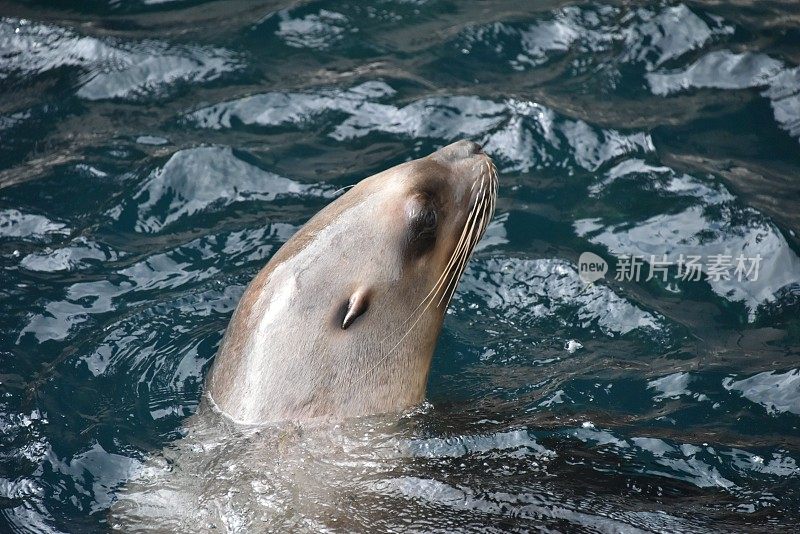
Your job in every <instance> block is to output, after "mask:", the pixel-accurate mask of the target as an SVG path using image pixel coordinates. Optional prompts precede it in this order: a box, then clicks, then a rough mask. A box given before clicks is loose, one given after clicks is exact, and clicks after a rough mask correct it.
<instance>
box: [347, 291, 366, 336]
mask: <svg viewBox="0 0 800 534" xmlns="http://www.w3.org/2000/svg"><path fill="white" fill-rule="evenodd" d="M367 308H369V294H368V292H367V291H366V290H364V289H363V288H359V289H357V290H356V291H355V293H353V294H352V295H350V301H349V302H348V303H347V312H346V313H345V314H344V320H343V321H342V330H347V328H348V327H349V326H350V325H351V324H353V321H355V320H356V319H358V318H359V317H360V316H361V315H362V314H363V313H364V312H365V311H367Z"/></svg>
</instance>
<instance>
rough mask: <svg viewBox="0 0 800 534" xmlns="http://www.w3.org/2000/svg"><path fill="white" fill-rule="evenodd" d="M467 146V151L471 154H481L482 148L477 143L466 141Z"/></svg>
mask: <svg viewBox="0 0 800 534" xmlns="http://www.w3.org/2000/svg"><path fill="white" fill-rule="evenodd" d="M467 146H468V148H469V153H470V154H471V155H472V154H483V148H482V147H481V145H479V144H478V143H475V142H473V141H467Z"/></svg>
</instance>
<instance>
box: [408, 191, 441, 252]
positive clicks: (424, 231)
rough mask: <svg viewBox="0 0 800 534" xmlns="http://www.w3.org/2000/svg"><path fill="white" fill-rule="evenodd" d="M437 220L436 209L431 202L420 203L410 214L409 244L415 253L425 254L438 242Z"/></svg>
mask: <svg viewBox="0 0 800 534" xmlns="http://www.w3.org/2000/svg"><path fill="white" fill-rule="evenodd" d="M437 222H438V217H437V214H436V209H435V207H434V206H433V205H432V204H431V203H429V202H425V203H420V204H419V205H417V206H416V209H414V210H413V212H412V213H410V214H409V220H408V230H407V231H408V244H409V247H410V249H411V251H412V252H413V253H414V254H416V255H421V254H424V253H425V252H427V251H428V250H429V249H430V248H432V247H433V245H434V243H436V228H437Z"/></svg>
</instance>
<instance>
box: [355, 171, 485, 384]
mask: <svg viewBox="0 0 800 534" xmlns="http://www.w3.org/2000/svg"><path fill="white" fill-rule="evenodd" d="M485 166H486V171H485V172H482V173H481V174H480V180H475V181H474V182H473V183H472V186H471V187H470V194H472V192H473V191H474V190H475V187H478V191H477V194H476V200H475V204H474V206H473V207H472V209H471V210H470V212H469V214H468V215H467V218H466V220H465V221H464V227H463V229H462V231H461V235H460V236H459V238H458V241H457V242H456V246H455V247H454V248H453V252H452V253H451V254H450V258H449V259H448V261H447V264H446V265H445V267H444V269H443V270H442V273H441V274H440V275H439V278H438V279H437V280H436V283H434V285H433V287H431V289H430V291H428V293H427V295H425V297H423V298H422V300H421V301H420V303H419V304H418V305H417V307H416V308H414V310H413V311H412V312H411V313H410V314H409V316H408V318H406V319H405V320H404V321H403V322H402V323H400V325H399V326H398V327H397V328H395V330H394V331H393V332H392V333H391V334H388V335H387V336H386V337H385V338H384V339H383V340H382V341H381V342H380V344H381V345H383V343H385V342H386V341H387V340H388V339H390V338H391V337H392V336H394V335H395V334H396V333H397V332H398V331H400V330H401V328H402V327H403V326H405V325H406V324H408V323H409V321H411V320H412V319H413V322H412V323H411V326H409V327H408V329H407V330H406V331H405V333H404V334H403V335H402V336H401V337H400V339H399V340H398V341H397V342H396V343H395V344H394V345H393V346H392V348H391V349H389V351H388V352H387V353H386V354H384V355H383V356H382V357H381V358H380V359H379V360H378V361H377V362H376V363H375V364H374V365H373V366H371V367H370V368H369V369H368V370H366V371H365V372H364V373H363V374H362V375H360V376H359V377H358V378H357V379H356V380H355V382H354V384H355V383H358V382H359V381H361V380H363V379H364V378H366V377H367V375H369V374H370V373H371V372H372V371H374V370H375V369H376V368H377V367H378V366H380V365H381V364H382V363H383V362H385V361H386V360H387V359H388V358H389V356H391V354H392V353H393V352H394V351H395V350H396V349H397V347H399V346H400V344H401V343H402V342H403V341H404V340H405V339H406V337H408V335H409V334H410V333H411V332H412V331H413V330H414V327H416V325H417V324H418V323H419V321H420V320H421V319H422V318H423V317H424V316H425V312H426V311H427V310H428V308H430V306H431V304H433V301H434V300H436V297H437V295H439V292H440V291H441V295H440V296H439V301H438V303H437V304H436V307H437V308H438V307H440V306H441V305H442V303H443V302H446V304H445V307H447V306H448V305H449V304H450V301H451V300H452V298H453V295H454V294H455V291H456V288H457V287H458V282H459V280H460V279H461V276H462V274H463V273H464V270H465V269H466V266H467V264H468V263H469V259H470V257H471V256H472V253H473V252H474V250H475V246H476V245H477V244H478V241H480V239H481V237H483V234H484V233H485V231H486V228H487V227H488V225H489V222H490V221H491V218H492V214H493V213H494V208H495V202H496V198H497V185H498V176H497V168H496V167H495V166H494V163H493V162H491V160H488V159H487V161H486V162H485ZM478 182H480V183H478ZM487 182H488V183H487ZM415 316H416V317H415Z"/></svg>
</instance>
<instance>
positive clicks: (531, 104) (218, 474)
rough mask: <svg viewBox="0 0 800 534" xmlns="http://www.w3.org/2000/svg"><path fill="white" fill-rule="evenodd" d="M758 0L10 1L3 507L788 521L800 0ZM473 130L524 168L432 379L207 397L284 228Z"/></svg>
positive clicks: (402, 525)
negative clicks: (622, 271) (667, 261)
mask: <svg viewBox="0 0 800 534" xmlns="http://www.w3.org/2000/svg"><path fill="white" fill-rule="evenodd" d="M741 4H742V3H741V2H732V3H730V4H729V3H726V2H711V3H707V2H697V3H691V4H689V3H686V4H684V3H680V2H641V3H640V4H639V5H617V4H616V3H608V4H603V3H598V2H591V3H581V4H576V3H571V2H543V3H537V5H536V7H527V6H524V5H521V4H520V3H518V2H491V3H474V4H462V3H458V4H456V3H448V2H438V1H431V2H405V1H388V0H387V1H384V2H378V3H374V4H370V5H367V4H362V3H334V4H330V5H329V4H327V3H326V4H322V3H319V2H310V3H304V4H300V5H291V6H284V5H277V3H276V2H266V1H264V2H250V3H236V2H234V3H217V2H168V3H163V4H160V3H150V2H135V1H132V2H109V3H105V2H100V1H97V2H90V3H86V4H83V5H81V6H79V7H75V8H74V11H69V12H67V11H62V10H61V8H60V7H58V6H53V7H50V6H48V5H47V4H46V3H45V2H39V3H36V4H30V3H23V2H20V3H18V4H12V5H11V7H9V12H8V13H6V14H4V15H3V18H2V19H1V20H0V49H1V50H2V51H3V52H2V54H0V93H2V95H3V98H2V100H1V103H0V258H1V259H0V317H2V321H3V327H2V329H0V429H2V437H0V444H1V445H0V452H1V453H2V463H1V464H0V465H1V466H2V469H0V496H2V499H0V521H3V522H4V523H6V524H7V525H8V526H9V527H10V528H12V529H14V530H24V529H27V530H34V531H37V530H38V531H44V532H54V531H70V532H71V531H100V530H104V529H107V528H108V526H109V524H116V523H118V524H120V525H123V526H124V528H125V529H127V530H130V529H132V528H134V526H136V525H139V526H142V525H143V526H149V527H153V526H156V525H160V526H163V527H165V528H170V527H171V528H183V529H184V530H196V529H203V528H205V529H211V527H212V526H216V527H217V528H218V529H227V530H232V531H237V530H240V531H246V530H252V529H261V528H272V529H280V530H283V529H287V528H288V529H291V528H294V529H299V530H308V531H317V530H319V529H322V528H329V529H333V530H351V529H362V530H363V529H368V528H372V529H381V530H390V529H395V530H399V529H408V528H412V529H418V530H447V531H451V530H471V529H484V530H485V529H490V530H491V529H494V530H498V531H501V530H514V529H517V530H519V529H546V528H551V529H555V530H579V531H580V530H583V531H620V530H635V529H642V530H651V531H652V530H654V531H668V532H672V531H679V530H683V531H693V532H694V531H717V530H733V531H738V530H743V529H754V530H769V529H773V528H782V529H785V530H791V528H792V526H793V525H794V524H795V523H796V521H797V519H798V517H797V509H798V504H800V467H798V465H797V462H798V458H800V442H798V437H800V434H798V417H800V407H799V406H798V403H800V380H798V376H800V352H798V347H799V346H800V322H798V310H799V309H800V308H798V306H799V305H800V301H799V299H798V296H800V260H799V259H798V243H799V242H798V239H797V232H798V231H800V219H798V216H797V213H798V198H800V197H798V194H800V189H799V188H798V186H797V185H796V184H795V183H794V181H793V180H792V179H791V177H792V176H796V175H797V173H798V171H800V159H798V150H797V149H798V137H800V126H798V125H800V108H798V98H800V97H798V94H800V83H798V67H797V62H798V60H797V58H798V57H800V56H798V49H797V45H798V43H800V36H798V34H797V30H796V28H795V27H794V26H793V22H792V21H793V20H797V19H796V17H797V16H798V15H800V13H798V8H797V6H796V5H794V3H790V2H787V3H784V4H780V5H779V6H777V7H775V6H763V5H757V4H754V5H752V6H748V7H747V8H746V9H745V8H742V6H741ZM462 137H469V138H472V139H474V140H476V141H479V142H481V143H482V144H484V146H485V148H486V150H487V152H489V153H490V154H491V155H492V156H493V157H494V158H495V161H496V163H497V165H498V168H499V169H500V170H501V173H502V175H501V183H500V193H499V201H498V209H497V215H496V218H495V220H494V221H493V222H492V224H491V225H490V228H489V230H488V231H487V235H486V237H485V239H484V241H483V242H482V244H481V245H480V246H479V247H478V249H477V252H476V256H475V258H474V260H473V262H472V263H471V264H470V266H469V268H468V270H467V272H466V273H465V275H464V279H463V280H462V283H461V285H460V288H459V292H458V294H457V295H456V298H455V299H454V301H453V304H452V307H451V310H450V311H449V313H448V316H447V320H446V324H445V330H444V332H443V334H442V339H441V341H440V345H439V348H438V349H437V355H436V357H435V361H434V366H433V369H432V371H431V377H430V386H429V395H428V397H429V400H430V404H428V405H426V406H424V407H422V408H421V409H420V410H417V411H416V412H414V413H411V414H407V415H406V416H404V417H402V418H399V420H398V418H397V417H374V418H366V419H365V420H362V421H352V422H348V423H347V424H345V425H343V426H341V427H337V428H333V429H330V428H323V429H303V430H300V429H298V428H296V427H294V426H292V425H288V426H283V427H276V428H272V427H270V428H267V429H263V430H262V431H261V432H259V433H253V432H247V431H245V430H242V429H233V428H229V427H226V426H224V425H220V424H217V423H216V422H214V420H213V418H209V419H201V420H199V421H194V422H190V421H192V419H189V418H190V416H191V414H193V413H194V412H195V410H196V409H197V405H198V401H199V398H200V395H201V386H202V379H203V376H204V374H205V372H206V371H207V369H208V366H209V365H210V362H211V359H212V358H213V355H214V353H215V350H216V347H217V345H218V343H219V340H220V337H221V335H222V332H223V331H224V328H225V326H226V324H227V321H228V319H229V317H230V314H231V313H232V311H233V309H234V307H235V305H236V302H237V300H238V298H239V297H240V295H241V293H242V291H243V290H244V286H245V285H246V284H247V282H248V281H249V280H250V279H251V278H252V276H253V275H254V274H255V272H257V270H258V269H259V268H260V267H261V266H262V265H263V264H264V263H265V262H266V261H267V260H268V259H269V257H270V256H271V255H272V254H273V253H274V252H275V251H276V250H277V249H278V248H279V247H280V245H281V244H282V243H283V242H285V241H286V240H287V239H288V238H289V237H290V236H291V235H292V234H293V233H294V232H295V231H296V230H297V228H299V226H300V225H302V224H303V223H304V222H305V221H306V220H307V219H308V218H309V217H310V216H311V215H313V214H314V213H315V212H316V211H318V210H319V209H320V208H321V207H322V206H324V205H325V204H326V203H328V202H329V201H330V200H331V199H332V198H334V197H335V196H336V195H337V191H338V190H339V189H340V188H341V187H343V186H346V185H349V184H352V183H355V182H356V181H358V180H360V179H361V178H363V177H365V176H368V175H370V174H372V173H374V172H377V171H380V170H383V169H385V168H387V167H389V166H391V165H394V164H397V163H400V162H402V161H405V160H407V159H410V158H412V157H418V156H421V155H424V154H427V153H429V152H430V151H432V150H434V149H436V148H438V147H439V146H442V145H444V144H446V143H449V142H450V141H453V140H455V139H459V138H462ZM584 251H591V252H593V253H596V254H598V255H600V256H601V257H603V258H605V259H606V260H607V261H609V262H610V263H611V265H612V269H613V266H614V260H615V256H616V255H618V254H641V255H644V256H645V257H649V256H650V255H651V254H654V255H662V254H668V255H669V256H671V257H675V256H677V255H679V254H697V255H703V256H710V255H713V254H729V255H732V256H736V255H738V254H745V255H747V256H754V255H757V254H758V255H760V256H761V257H762V258H764V259H763V263H762V268H761V271H760V273H759V277H758V279H757V280H755V281H753V280H737V279H735V278H732V279H730V280H724V279H723V280H712V281H701V282H689V283H686V282H677V281H674V280H673V281H671V282H670V283H668V284H667V283H660V282H658V281H649V282H645V281H640V282H623V283H620V282H617V281H614V280H612V277H611V276H608V277H606V279H605V280H603V281H601V282H599V283H597V284H596V285H593V286H589V287H586V286H585V285H584V284H583V282H582V281H581V280H580V278H579V276H578V266H577V258H578V256H579V255H580V254H581V253H582V252H584ZM117 501H118V502H117ZM115 502H117V503H116V504H114V503H115ZM109 509H111V515H110V516H109ZM197 516H200V517H201V519H202V521H201V522H198V520H197ZM4 526H5V525H4Z"/></svg>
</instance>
